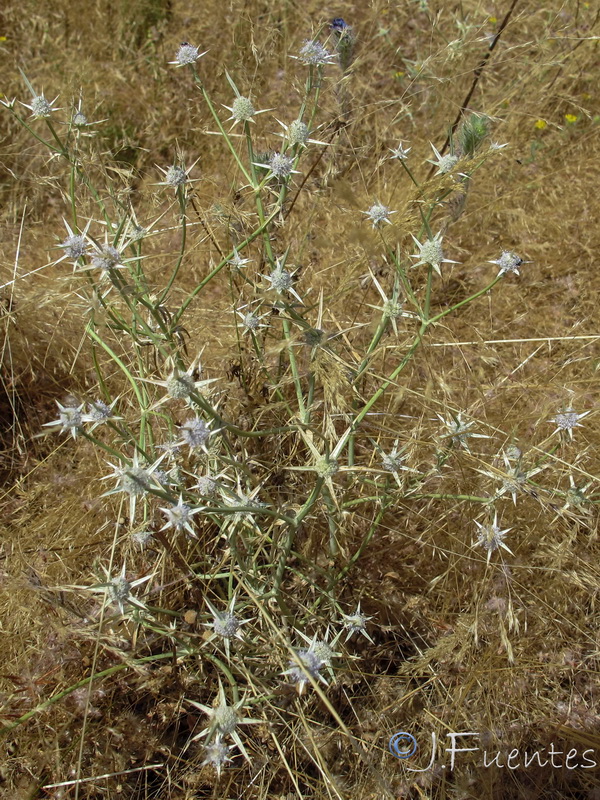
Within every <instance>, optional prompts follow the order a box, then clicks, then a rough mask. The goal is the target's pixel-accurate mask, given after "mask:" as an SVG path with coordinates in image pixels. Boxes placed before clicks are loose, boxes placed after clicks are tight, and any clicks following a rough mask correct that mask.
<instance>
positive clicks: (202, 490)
mask: <svg viewBox="0 0 600 800" xmlns="http://www.w3.org/2000/svg"><path fill="white" fill-rule="evenodd" d="M194 488H195V489H196V491H197V492H198V494H200V495H202V496H203V497H215V495H216V494H217V490H218V488H219V484H218V483H217V481H216V480H215V479H214V478H211V477H210V475H201V476H200V477H199V478H198V483H197V484H196V486H195V487H194Z"/></svg>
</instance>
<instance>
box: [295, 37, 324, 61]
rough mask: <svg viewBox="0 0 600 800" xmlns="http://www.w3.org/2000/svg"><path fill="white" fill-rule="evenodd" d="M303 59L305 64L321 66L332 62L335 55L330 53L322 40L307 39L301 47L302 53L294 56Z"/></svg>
mask: <svg viewBox="0 0 600 800" xmlns="http://www.w3.org/2000/svg"><path fill="white" fill-rule="evenodd" d="M294 57H295V58H298V59H299V60H300V61H302V63H303V64H307V65H312V66H321V65H324V64H329V63H331V60H332V58H334V56H332V55H331V53H329V52H328V51H327V50H326V49H325V48H324V47H323V45H322V44H321V43H320V42H316V41H314V40H310V39H306V40H305V42H304V44H303V45H302V47H301V48H300V54H299V55H298V56H294Z"/></svg>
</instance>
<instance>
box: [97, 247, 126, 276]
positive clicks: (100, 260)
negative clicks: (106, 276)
mask: <svg viewBox="0 0 600 800" xmlns="http://www.w3.org/2000/svg"><path fill="white" fill-rule="evenodd" d="M119 266H122V264H121V253H119V251H118V250H117V248H116V247H113V246H112V245H111V244H105V245H103V246H102V247H101V248H100V249H99V250H98V251H97V252H96V253H95V254H94V255H93V256H92V267H95V268H96V269H101V270H102V271H103V272H108V270H111V269H115V267H119Z"/></svg>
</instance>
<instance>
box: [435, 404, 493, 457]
mask: <svg viewBox="0 0 600 800" xmlns="http://www.w3.org/2000/svg"><path fill="white" fill-rule="evenodd" d="M438 419H439V420H440V421H441V422H443V424H444V425H445V426H446V429H447V431H448V433H445V434H443V435H442V438H444V439H450V441H451V443H452V444H453V445H460V447H463V448H464V449H465V450H467V451H468V452H469V439H470V438H475V439H488V438H489V437H488V436H486V435H485V434H484V433H475V432H474V431H472V430H471V428H472V426H473V425H474V424H475V423H474V422H473V420H471V421H470V422H465V421H464V420H463V417H462V414H461V413H460V412H459V413H458V414H456V415H452V416H451V417H450V419H444V418H443V417H442V416H440V415H439V414H438Z"/></svg>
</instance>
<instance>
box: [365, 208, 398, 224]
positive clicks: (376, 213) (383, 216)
mask: <svg viewBox="0 0 600 800" xmlns="http://www.w3.org/2000/svg"><path fill="white" fill-rule="evenodd" d="M361 213H362V214H365V216H367V217H368V218H369V219H370V220H371V222H372V223H373V227H374V228H378V227H379V226H380V225H381V224H382V223H383V222H386V223H387V224H388V225H391V224H392V222H391V220H390V215H391V214H396V213H397V212H396V211H390V209H389V208H388V207H387V206H384V205H383V203H373V205H372V206H371V208H370V209H369V210H368V211H362V212H361Z"/></svg>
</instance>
